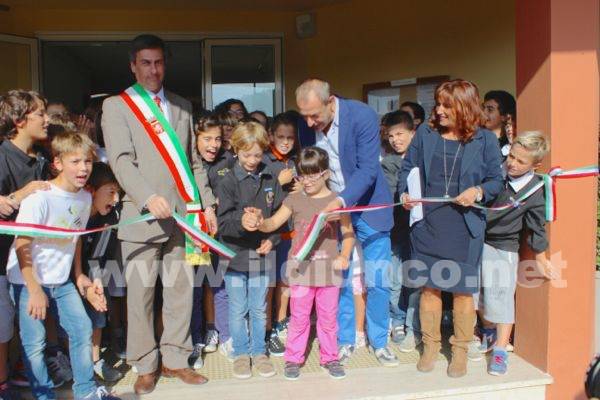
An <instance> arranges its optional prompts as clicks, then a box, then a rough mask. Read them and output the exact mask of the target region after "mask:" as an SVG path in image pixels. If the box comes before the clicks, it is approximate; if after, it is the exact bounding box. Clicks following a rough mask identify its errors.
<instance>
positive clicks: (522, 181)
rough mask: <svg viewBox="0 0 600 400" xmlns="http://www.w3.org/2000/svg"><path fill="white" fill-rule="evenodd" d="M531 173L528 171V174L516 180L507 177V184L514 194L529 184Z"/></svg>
mask: <svg viewBox="0 0 600 400" xmlns="http://www.w3.org/2000/svg"><path fill="white" fill-rule="evenodd" d="M533 174H534V173H533V171H529V172H528V173H526V174H525V175H521V176H519V177H517V178H513V177H512V176H510V175H509V176H508V184H509V185H510V186H511V187H512V188H513V190H514V191H515V193H516V192H518V191H519V190H521V189H523V188H524V187H525V185H527V184H528V183H529V181H531V179H532V178H533Z"/></svg>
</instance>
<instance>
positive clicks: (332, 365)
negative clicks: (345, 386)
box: [321, 360, 346, 379]
mask: <svg viewBox="0 0 600 400" xmlns="http://www.w3.org/2000/svg"><path fill="white" fill-rule="evenodd" d="M321 368H323V369H324V370H325V371H327V373H328V374H329V376H330V377H332V378H333V379H344V378H345V377H346V372H345V371H344V367H343V366H342V364H340V362H339V361H337V360H336V361H329V362H328V363H327V364H321Z"/></svg>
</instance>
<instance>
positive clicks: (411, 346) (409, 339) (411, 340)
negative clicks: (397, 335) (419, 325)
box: [398, 331, 419, 353]
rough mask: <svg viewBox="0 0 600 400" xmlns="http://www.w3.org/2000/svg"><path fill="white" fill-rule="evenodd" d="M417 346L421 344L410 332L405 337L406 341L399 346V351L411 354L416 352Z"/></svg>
mask: <svg viewBox="0 0 600 400" xmlns="http://www.w3.org/2000/svg"><path fill="white" fill-rule="evenodd" d="M417 344H419V343H418V340H417V338H416V337H415V334H414V332H413V331H408V332H407V333H406V335H405V336H404V340H402V343H400V345H399V346H398V350H400V351H401V352H402V353H410V352H413V351H415V348H416V347H417Z"/></svg>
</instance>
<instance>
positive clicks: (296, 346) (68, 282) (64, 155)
mask: <svg viewBox="0 0 600 400" xmlns="http://www.w3.org/2000/svg"><path fill="white" fill-rule="evenodd" d="M48 108H49V107H48V105H47V103H46V100H45V99H44V98H43V97H42V96H40V95H39V94H37V93H35V92H27V91H21V90H14V91H10V92H8V93H6V94H4V95H2V96H1V97H0V140H1V141H2V142H1V144H0V218H1V219H2V220H4V221H16V222H20V223H26V224H37V225H47V226H53V227H61V228H69V229H84V228H86V227H87V228H96V227H101V226H104V225H107V224H109V225H110V224H114V223H116V222H117V221H118V213H119V208H120V206H119V200H120V194H121V189H120V188H119V184H118V182H117V179H116V178H115V175H114V174H113V172H112V171H111V169H110V167H109V166H108V165H107V164H105V163H102V162H94V161H95V160H96V159H97V157H98V155H101V154H103V152H102V142H101V139H98V138H101V137H102V132H101V130H100V127H99V126H97V127H95V126H94V127H93V128H92V129H90V127H89V123H87V124H86V123H83V124H82V122H81V120H79V121H78V120H77V119H75V120H73V119H70V118H68V115H66V114H65V111H64V110H59V111H58V112H57V113H56V114H54V115H52V116H50V117H49V116H48ZM59 108H60V107H59ZM483 111H484V113H485V115H486V118H487V120H486V123H485V127H486V128H488V129H489V130H491V131H493V132H494V133H495V134H496V136H497V138H498V140H499V143H500V145H501V146H502V154H503V156H504V157H505V162H504V164H503V165H504V173H505V176H506V178H505V179H506V181H505V190H504V191H503V192H502V193H501V194H500V195H499V196H498V197H497V198H496V199H495V202H496V203H497V204H503V203H506V202H507V201H511V200H512V199H515V198H518V197H519V195H520V194H522V193H524V192H526V191H528V190H529V189H530V188H531V187H533V186H534V185H535V184H536V183H537V182H538V180H539V178H538V177H536V176H535V170H536V168H538V167H539V165H540V162H541V160H542V159H543V157H544V155H545V154H546V153H547V152H548V150H549V143H548V141H547V139H546V138H545V137H544V136H543V135H542V134H540V133H539V132H524V133H522V134H520V135H516V134H515V122H516V115H515V103H514V98H512V96H511V95H510V94H508V93H507V92H503V91H493V92H490V93H489V94H488V95H486V97H485V103H484V105H483ZM96 119H97V118H96ZM61 121H62V122H61ZM301 122H302V121H301V117H300V116H299V114H297V113H296V112H293V111H289V112H286V113H283V114H279V115H276V116H275V117H274V118H272V120H271V119H270V118H268V117H267V116H266V115H265V114H264V113H263V112H260V111H255V112H253V113H251V114H248V112H247V110H246V108H245V106H244V104H243V103H242V102H241V101H239V100H230V101H227V102H225V103H223V104H221V105H219V106H218V107H217V108H216V109H215V112H213V113H205V114H203V115H200V116H199V117H198V119H197V121H196V123H195V132H194V133H195V135H196V140H195V143H196V147H197V149H196V151H197V153H198V154H199V156H200V158H201V159H202V163H203V165H204V168H205V169H206V171H207V174H208V179H209V183H210V187H211V188H212V190H213V192H214V194H215V195H216V197H217V199H218V205H217V207H216V209H217V221H218V233H217V236H216V238H217V239H218V240H219V241H220V242H222V243H223V244H225V245H227V246H228V247H229V248H231V249H233V250H234V251H235V252H236V253H237V255H236V256H235V257H234V258H233V259H231V260H224V259H222V258H221V259H220V258H219V257H218V256H216V255H213V256H212V270H213V272H214V274H196V277H201V279H196V281H195V282H194V284H195V286H194V295H193V311H192V321H191V326H190V330H191V336H192V340H193V344H194V350H193V352H192V354H191V355H190V357H189V365H190V367H192V368H195V369H199V368H202V367H203V353H208V352H214V351H216V350H217V349H219V351H220V352H221V353H222V354H223V355H224V356H225V357H227V358H228V359H229V360H230V361H232V362H233V375H234V376H235V377H236V378H240V379H247V378H250V377H251V376H252V371H253V369H252V368H253V367H254V369H255V370H256V371H257V373H258V374H259V375H260V376H263V377H270V376H273V375H275V373H276V371H275V368H274V366H273V364H272V362H271V360H270V358H269V356H283V357H284V360H285V368H284V377H285V378H286V379H290V380H295V379H298V378H299V377H300V370H301V367H302V364H303V363H304V361H305V357H306V351H307V342H308V338H309V335H310V332H311V324H312V323H314V322H315V321H314V319H315V316H316V335H317V337H318V343H319V350H320V364H321V366H322V367H323V368H324V369H325V370H326V371H327V373H328V374H329V375H330V376H331V377H332V378H335V379H340V378H344V377H345V372H344V366H343V364H346V363H347V361H348V358H349V356H350V355H351V354H352V351H354V346H350V347H352V348H351V349H350V350H349V349H348V348H345V350H344V351H343V352H342V351H341V350H342V349H339V348H338V331H337V320H336V319H337V315H338V305H339V300H338V299H339V294H340V286H341V285H342V281H343V271H344V270H346V269H347V268H348V266H349V265H350V263H351V262H355V263H358V262H359V260H357V259H356V255H357V251H356V250H355V244H356V242H357V241H355V237H354V233H353V229H352V224H351V221H350V217H349V216H348V215H342V217H340V218H338V219H332V220H330V221H328V222H327V224H326V226H325V228H324V229H323V231H322V233H321V235H320V236H319V238H318V240H317V242H316V244H315V245H314V247H313V248H312V250H311V252H310V255H309V257H307V261H302V262H297V261H295V260H294V259H293V258H291V257H290V256H289V255H290V254H291V253H292V252H294V251H295V250H297V249H298V247H299V246H300V245H301V240H302V239H303V237H304V233H305V232H306V231H307V229H308V226H309V223H310V221H311V219H312V217H313V215H315V214H316V213H318V212H319V211H320V210H322V209H323V208H324V207H325V206H326V205H327V204H328V203H329V201H330V200H331V199H333V198H335V197H336V193H335V192H334V191H332V190H330V188H329V185H328V179H329V175H330V171H329V158H328V155H327V152H325V151H324V150H322V149H320V148H318V147H305V148H302V149H301V148H300V140H299V137H298V124H299V123H301ZM421 124H425V125H426V124H427V121H426V115H425V111H424V110H423V108H422V107H421V106H420V105H419V104H417V103H411V102H407V103H404V104H402V106H401V108H400V110H398V111H394V112H391V113H389V114H387V115H385V116H384V117H383V118H382V121H381V137H382V150H381V154H382V155H381V166H382V168H383V171H384V173H385V176H386V178H387V181H388V184H389V187H390V191H391V192H392V193H393V194H394V195H395V198H394V201H395V202H397V201H399V199H400V195H401V193H397V192H396V188H397V186H398V178H399V172H400V170H401V169H402V163H403V159H404V156H405V154H406V152H407V150H408V148H409V146H410V143H411V140H412V138H413V136H414V135H415V131H416V130H417V129H418V128H419V125H421ZM84 128H85V129H84ZM82 131H85V132H83V133H82ZM90 131H94V132H95V133H94V135H91V134H90ZM49 135H51V136H52V137H50V138H49ZM91 138H93V139H94V140H95V141H96V143H94V142H93V141H92V139H91ZM98 141H100V143H98ZM347 184H349V185H351V184H352V182H349V183H347ZM408 221H409V211H407V210H405V209H404V208H402V207H396V208H395V210H394V222H395V226H394V228H393V231H392V233H391V241H392V253H393V254H392V267H391V268H390V271H391V272H390V291H391V297H390V304H389V308H390V316H391V321H390V327H389V332H390V335H391V340H392V342H393V343H395V344H397V345H398V349H399V350H400V351H402V352H411V351H414V350H415V348H416V347H417V345H418V344H419V342H420V337H421V335H420V326H419V297H420V291H419V289H418V288H414V287H409V286H407V285H405V284H403V283H405V281H406V278H407V276H406V274H407V271H406V268H405V267H404V265H405V261H407V260H410V259H411V245H410V237H409V231H410V228H409V222H408ZM524 232H527V235H528V236H527V240H526V243H527V245H529V246H530V247H531V248H532V249H533V251H534V252H535V253H536V255H537V256H536V259H537V260H538V261H539V262H540V264H541V265H542V267H543V270H544V273H545V274H546V275H547V276H550V275H551V267H550V265H549V263H548V261H547V259H546V258H545V256H544V251H545V250H546V248H547V245H548V243H547V239H546V236H545V231H544V197H543V192H542V191H541V190H540V191H538V192H536V193H535V194H534V195H533V196H532V197H530V199H529V200H528V201H527V203H526V204H525V205H524V206H522V207H519V208H516V209H513V208H511V209H508V210H505V211H502V212H490V213H489V214H488V225H487V230H486V235H485V246H484V249H483V256H482V269H481V282H482V284H481V286H482V289H481V294H480V295H476V296H475V297H476V299H478V303H479V314H480V319H481V323H482V328H481V332H482V336H483V340H481V343H479V342H477V341H475V340H474V342H473V344H474V347H475V348H474V349H471V348H470V349H469V355H470V359H477V358H479V359H480V358H481V357H480V356H479V357H477V355H473V356H472V357H471V353H479V352H487V351H492V359H491V362H490V364H489V367H488V371H489V373H490V374H494V375H502V374H504V373H506V371H507V358H508V356H507V350H509V349H510V337H511V332H512V324H513V323H514V291H515V287H516V268H517V265H518V261H519V258H518V251H519V246H520V243H522V242H521V236H522V234H523V233H524ZM117 242H118V239H117V238H116V235H115V233H114V231H113V230H106V231H103V232H99V233H95V234H92V235H87V236H83V237H82V238H81V239H80V238H78V237H76V238H71V239H56V238H43V237H33V236H27V234H26V233H24V234H23V236H18V237H17V238H16V239H15V238H14V237H12V236H7V235H0V312H1V314H2V318H1V319H0V399H3V400H4V399H17V398H19V393H18V392H17V391H15V390H13V388H12V387H11V385H10V383H11V382H12V383H13V385H14V384H15V383H17V384H18V385H19V386H26V385H27V386H29V387H30V388H31V391H32V393H33V395H34V396H35V397H36V398H38V399H52V398H55V393H54V388H55V387H57V386H60V384H62V383H64V382H66V381H69V380H71V379H72V380H73V392H74V396H75V398H78V399H80V398H81V399H83V398H86V399H88V398H89V399H111V398H114V397H112V396H111V395H110V394H109V393H108V392H107V391H106V389H105V388H104V387H103V386H101V385H99V384H98V383H96V378H95V375H96V377H97V378H98V379H99V381H105V382H109V383H110V382H115V381H118V380H119V379H121V378H122V373H121V372H119V371H118V370H116V369H114V368H112V366H111V365H110V364H109V363H108V362H107V361H105V359H104V358H103V356H104V355H103V353H102V351H101V348H103V347H104V346H107V348H108V349H110V350H111V351H112V353H113V354H114V355H116V356H117V357H120V358H125V352H126V343H125V340H124V333H123V332H124V331H125V329H124V327H125V324H126V315H125V311H124V303H125V301H126V288H125V287H124V284H123V282H119V281H118V279H116V278H115V276H116V275H118V274H116V275H115V274H109V275H110V277H111V278H110V280H108V281H106V280H104V281H102V280H101V279H99V277H101V276H102V274H101V273H100V272H99V271H102V270H105V269H110V268H117V270H118V269H119V268H122V267H121V265H120V256H119V254H118V253H119V251H118V248H119V246H118V245H117ZM261 256H266V257H261ZM223 266H225V268H223ZM196 268H206V267H203V266H200V267H196ZM209 268H210V267H209ZM355 270H358V271H360V269H359V268H355ZM359 274H360V272H359ZM211 276H216V281H214V280H213V279H209V277H211ZM498 276H500V277H501V279H498ZM353 281H354V282H353V284H354V285H355V286H356V287H355V291H354V293H355V308H356V313H357V315H356V321H357V326H356V330H357V336H356V338H357V339H356V342H357V343H356V346H357V347H358V346H361V345H364V344H365V343H364V341H365V335H364V301H365V298H364V290H361V286H362V285H363V283H362V282H361V281H360V275H358V279H356V280H353ZM476 301H477V300H476ZM313 306H314V310H315V311H314V316H313V311H312V310H313ZM156 310H157V311H159V310H160V306H157V307H156ZM361 310H362V312H361ZM13 317H14V318H13ZM156 320H157V322H156V323H157V326H159V327H160V312H157V318H156ZM16 327H18V328H17V329H15V328H16ZM159 329H160V328H159ZM65 339H68V345H66V344H65V343H66V341H65ZM477 340H478V339H477ZM11 341H12V342H13V343H18V344H16V346H18V348H19V350H20V351H19V352H18V357H16V358H15V357H13V358H15V359H13V360H11V363H10V365H12V372H11V374H9V367H8V366H9V362H8V353H9V342H11ZM471 350H473V351H471ZM342 353H343V354H342ZM65 354H68V355H69V357H68V359H67V358H66V357H65V356H64V355H65ZM60 356H62V357H60ZM23 365H24V368H23ZM23 370H24V371H25V373H26V379H23V378H22V377H21V378H20V379H19V373H20V372H22V371H23ZM11 376H12V379H11Z"/></svg>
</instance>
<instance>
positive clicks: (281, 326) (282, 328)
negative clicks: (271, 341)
mask: <svg viewBox="0 0 600 400" xmlns="http://www.w3.org/2000/svg"><path fill="white" fill-rule="evenodd" d="M289 322H290V319H289V318H288V317H285V318H284V319H283V320H282V321H279V322H277V323H276V324H275V331H276V332H277V336H279V337H280V338H281V339H285V338H287V330H288V324H289Z"/></svg>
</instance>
